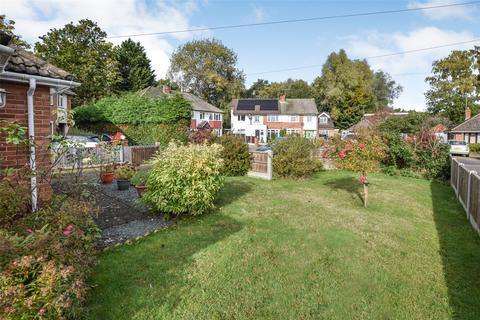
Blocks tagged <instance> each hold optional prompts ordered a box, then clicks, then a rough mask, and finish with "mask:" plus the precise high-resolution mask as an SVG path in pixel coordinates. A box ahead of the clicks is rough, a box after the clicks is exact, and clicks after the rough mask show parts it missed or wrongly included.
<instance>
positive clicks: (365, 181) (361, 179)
mask: <svg viewBox="0 0 480 320" xmlns="http://www.w3.org/2000/svg"><path fill="white" fill-rule="evenodd" d="M358 181H359V182H360V183H363V184H365V183H368V180H367V177H365V176H360V178H358Z"/></svg>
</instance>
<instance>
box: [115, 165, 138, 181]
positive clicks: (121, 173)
mask: <svg viewBox="0 0 480 320" xmlns="http://www.w3.org/2000/svg"><path fill="white" fill-rule="evenodd" d="M113 174H114V176H115V179H117V180H130V179H131V178H132V177H133V176H134V175H135V168H134V167H133V166H130V165H125V166H120V167H117V168H115V171H114V172H113Z"/></svg>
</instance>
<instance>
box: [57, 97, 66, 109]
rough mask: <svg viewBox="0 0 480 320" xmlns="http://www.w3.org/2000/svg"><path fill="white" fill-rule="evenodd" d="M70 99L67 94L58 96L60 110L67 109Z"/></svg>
mask: <svg viewBox="0 0 480 320" xmlns="http://www.w3.org/2000/svg"><path fill="white" fill-rule="evenodd" d="M67 105H68V98H67V95H65V94H57V107H58V108H59V109H67Z"/></svg>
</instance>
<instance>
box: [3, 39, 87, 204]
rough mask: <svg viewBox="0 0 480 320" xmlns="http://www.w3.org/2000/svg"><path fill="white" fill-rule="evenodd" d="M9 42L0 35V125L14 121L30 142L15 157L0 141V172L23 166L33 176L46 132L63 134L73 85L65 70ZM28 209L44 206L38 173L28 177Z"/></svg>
mask: <svg viewBox="0 0 480 320" xmlns="http://www.w3.org/2000/svg"><path fill="white" fill-rule="evenodd" d="M9 40H10V37H9V36H8V35H6V34H4V33H1V32H0V123H1V125H4V124H5V123H6V122H17V123H19V124H20V125H22V126H25V127H27V128H28V136H29V138H30V140H31V141H33V142H34V143H32V144H31V146H30V147H29V149H28V150H23V151H21V152H17V151H18V150H17V148H16V146H13V145H11V144H7V143H6V141H5V138H4V137H0V168H6V167H18V166H26V165H28V166H29V167H30V169H31V170H32V171H33V172H34V173H40V172H41V170H42V169H45V168H48V167H49V166H50V161H51V160H50V159H51V155H50V151H49V150H48V145H49V143H50V141H49V138H48V136H49V135H50V134H52V133H55V132H59V133H65V132H66V117H65V116H66V110H68V108H70V106H71V95H72V94H73V92H72V91H70V89H71V88H75V87H78V86H79V85H80V83H77V82H73V81H72V76H71V75H70V74H68V73H67V72H66V71H64V70H61V69H59V68H57V67H55V66H54V65H51V64H49V63H48V62H46V61H44V60H42V59H40V58H38V57H36V56H35V55H33V54H32V53H31V52H28V51H26V50H24V49H22V48H20V47H18V46H15V45H12V44H9ZM30 185H31V202H32V210H36V209H37V204H38V203H40V204H41V203H43V202H45V201H47V200H48V199H49V198H50V197H51V194H52V190H51V188H50V185H49V184H47V183H45V181H42V179H41V178H40V174H38V177H37V176H35V174H33V175H32V177H31V178H30Z"/></svg>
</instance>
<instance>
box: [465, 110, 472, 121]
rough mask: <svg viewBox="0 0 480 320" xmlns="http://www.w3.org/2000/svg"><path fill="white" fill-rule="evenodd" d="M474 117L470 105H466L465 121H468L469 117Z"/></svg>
mask: <svg viewBox="0 0 480 320" xmlns="http://www.w3.org/2000/svg"><path fill="white" fill-rule="evenodd" d="M471 117H472V110H470V108H469V107H466V108H465V121H467V120H468V119H470V118H471Z"/></svg>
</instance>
